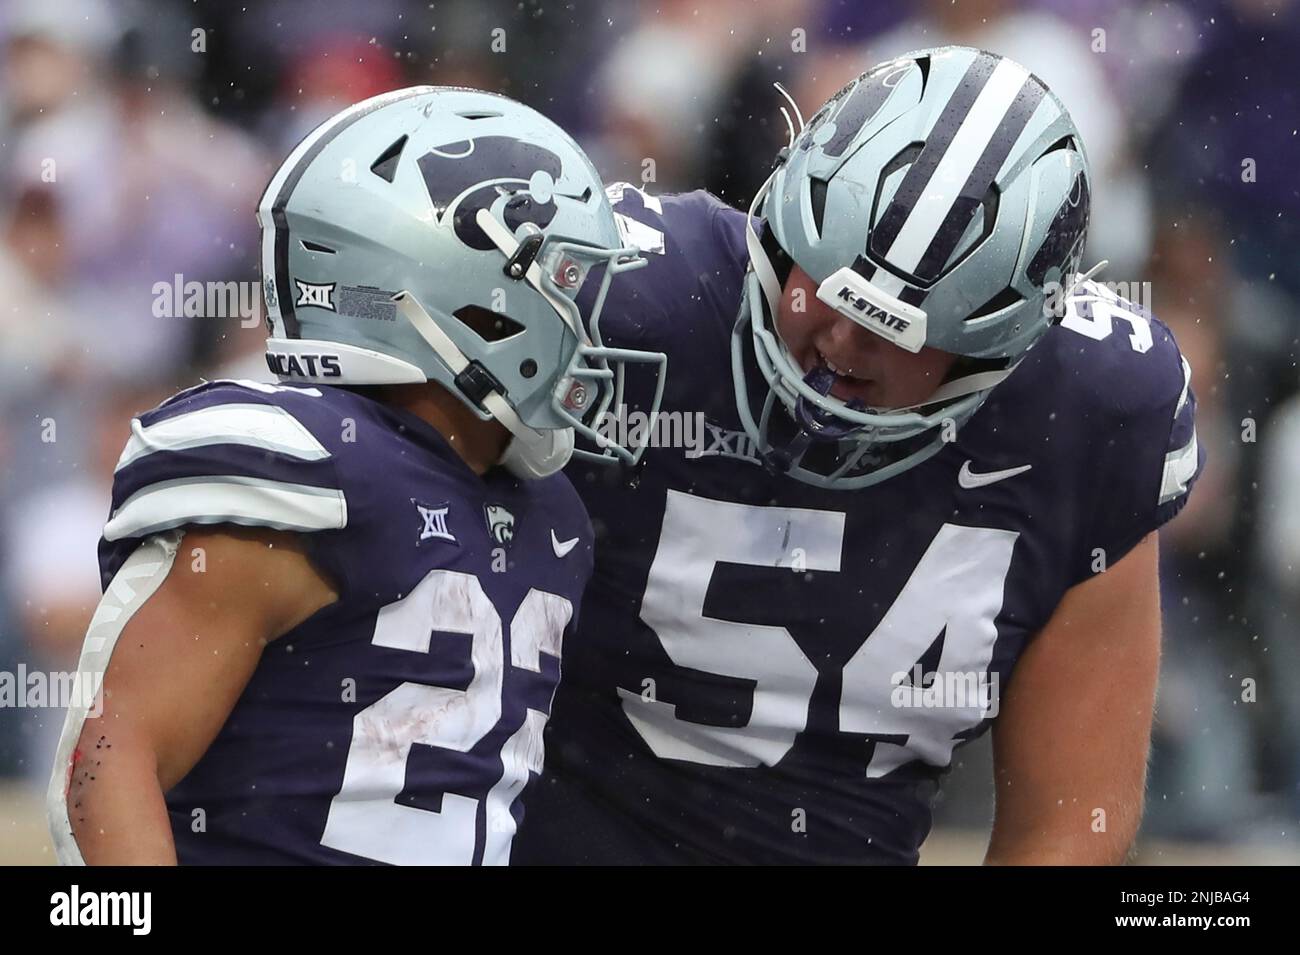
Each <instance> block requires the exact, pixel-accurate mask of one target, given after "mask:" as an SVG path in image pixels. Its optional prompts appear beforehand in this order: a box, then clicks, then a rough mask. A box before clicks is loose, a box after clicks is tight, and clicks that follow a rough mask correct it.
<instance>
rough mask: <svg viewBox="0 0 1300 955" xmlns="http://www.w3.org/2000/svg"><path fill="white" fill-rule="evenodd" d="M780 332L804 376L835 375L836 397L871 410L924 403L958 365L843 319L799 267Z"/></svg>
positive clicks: (939, 353)
mask: <svg viewBox="0 0 1300 955" xmlns="http://www.w3.org/2000/svg"><path fill="white" fill-rule="evenodd" d="M777 331H778V332H779V333H780V335H781V338H782V340H783V341H784V342H785V344H786V347H787V348H789V349H790V354H791V355H792V356H793V358H794V360H795V361H797V362H798V363H799V366H800V367H801V368H802V369H803V370H804V372H805V373H807V372H809V371H812V370H813V368H815V367H817V366H819V365H825V366H827V367H829V368H830V369H831V370H832V371H834V372H835V384H834V385H832V386H831V392H830V393H831V395H833V396H834V397H836V398H839V399H840V400H841V401H851V400H852V399H854V398H856V399H857V400H859V401H861V402H862V403H863V404H865V405H867V406H868V407H872V408H902V407H906V406H907V405H914V404H917V403H919V402H921V401H924V400H925V399H926V398H928V397H929V396H930V395H931V394H932V393H933V392H934V390H935V389H936V388H938V387H939V385H940V384H941V383H942V382H943V378H944V375H946V374H947V373H948V369H950V368H951V367H952V363H953V362H954V361H955V360H956V356H955V355H952V354H950V353H948V352H943V351H939V350H938V349H937V348H928V347H927V348H922V349H921V350H920V351H919V352H916V353H915V354H913V353H912V352H909V351H907V350H905V349H902V348H899V347H898V346H897V345H895V344H893V343H892V342H888V341H886V340H885V339H883V338H881V337H880V336H879V335H877V334H876V333H875V332H873V331H871V330H870V329H867V328H864V327H863V326H861V325H859V324H858V323H857V322H855V321H853V320H852V319H850V318H847V317H846V316H844V315H841V314H840V313H839V312H837V311H835V309H833V308H831V307H830V306H829V305H827V304H826V303H825V302H823V301H821V300H820V299H819V298H817V283H816V282H814V281H813V280H812V279H811V278H810V277H809V276H808V273H807V272H805V271H804V270H803V269H801V268H799V266H797V265H796V266H794V268H793V269H791V271H790V277H789V279H787V280H786V283H785V294H784V295H782V297H781V311H780V315H779V316H778V317H777Z"/></svg>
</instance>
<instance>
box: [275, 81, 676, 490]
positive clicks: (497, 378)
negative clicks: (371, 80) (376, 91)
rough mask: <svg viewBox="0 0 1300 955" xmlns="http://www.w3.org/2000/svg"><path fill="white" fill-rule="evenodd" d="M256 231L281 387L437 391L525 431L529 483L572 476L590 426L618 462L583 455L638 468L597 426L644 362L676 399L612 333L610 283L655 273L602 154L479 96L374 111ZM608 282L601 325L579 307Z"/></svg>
mask: <svg viewBox="0 0 1300 955" xmlns="http://www.w3.org/2000/svg"><path fill="white" fill-rule="evenodd" d="M259 221H260V222H261V224H262V227H263V246H262V264H263V286H264V290H265V292H266V305H267V317H268V324H269V325H270V328H271V337H270V340H269V341H268V343H267V359H268V364H269V365H270V366H271V369H272V370H273V371H274V372H275V373H276V374H277V375H278V376H279V377H280V378H282V379H287V380H297V381H314V382H321V383H324V384H341V385H346V384H387V383H401V382H423V381H433V382H437V383H438V384H440V385H442V386H443V387H444V388H445V389H446V390H448V391H450V392H451V393H452V394H454V395H456V396H457V397H458V398H459V399H460V400H461V401H462V402H464V403H465V404H466V405H467V406H468V407H469V408H470V409H471V410H472V411H473V412H474V413H475V414H476V415H477V416H478V417H480V418H481V419H483V420H489V419H495V420H497V421H499V422H500V423H502V424H503V425H504V426H505V427H507V428H508V429H509V430H510V431H511V432H512V434H513V435H514V440H513V441H512V448H511V449H510V451H508V453H507V456H506V458H505V459H503V463H507V464H509V465H511V466H512V470H516V471H517V472H518V473H520V474H521V475H523V476H527V477H537V476H541V474H543V473H551V472H553V471H554V470H557V469H558V468H559V467H562V466H563V464H564V462H565V461H567V460H568V456H569V453H570V452H572V451H573V446H574V441H573V431H574V430H577V431H579V432H580V433H582V434H584V435H585V436H586V437H588V438H589V439H591V440H592V441H594V442H596V443H597V444H598V446H599V448H600V449H601V450H600V451H599V452H598V453H592V452H576V453H585V454H588V456H594V457H597V458H600V459H602V460H610V461H613V460H621V461H624V462H629V463H631V462H635V461H636V460H637V459H638V458H639V456H640V453H641V452H640V449H632V448H627V447H623V446H620V445H617V444H614V443H612V442H610V441H608V440H605V439H603V438H600V437H599V436H598V435H597V433H596V432H595V430H594V429H593V428H592V423H593V422H594V421H595V420H597V419H598V418H599V415H600V414H602V413H603V412H604V411H605V410H606V409H608V407H609V406H610V405H611V404H613V403H614V402H616V401H617V400H618V399H619V398H621V391H622V382H623V375H624V367H625V365H627V364H630V363H641V364H650V365H652V366H653V367H654V368H655V369H656V373H657V376H658V379H659V382H658V384H659V389H660V393H661V391H662V372H663V367H664V364H665V362H666V359H665V358H664V356H663V355H662V354H661V353H654V352H642V351H635V350H628V349H611V348H607V347H605V345H604V342H603V341H602V339H601V335H600V311H601V308H602V307H603V304H604V300H605V294H606V292H607V291H608V287H609V284H610V283H611V282H612V281H614V280H616V276H617V275H619V274H621V273H622V272H625V271H627V270H628V269H630V268H635V267H638V266H639V265H642V264H644V263H643V262H642V261H641V260H640V258H639V255H638V253H637V252H636V251H635V250H632V249H627V248H623V247H622V243H621V241H620V239H619V235H618V230H617V227H616V226H615V223H614V218H613V212H612V210H611V209H610V207H609V203H608V200H607V199H606V198H605V195H604V190H603V186H602V184H601V181H600V179H599V177H598V176H597V174H596V172H595V170H594V168H593V167H592V166H591V163H590V161H589V160H588V159H587V157H586V155H585V154H584V153H583V152H582V150H581V149H580V148H579V147H578V146H577V144H576V143H574V142H573V140H572V139H570V138H569V137H568V136H567V134H565V133H564V132H563V131H562V130H560V128H559V127H558V126H556V125H555V124H554V123H551V122H550V121H549V120H547V119H546V118H545V117H543V116H541V115H540V114H538V113H536V112H534V111H533V110H531V109H529V108H527V107H525V106H523V105H522V104H519V103H516V102H514V101H512V100H509V99H507V98H505V97H502V96H497V95H494V94H488V93H481V92H478V91H475V90H464V89H453V88H444V87H414V88H411V89H407V90H399V91H396V92H394V93H388V94H384V95H382V96H378V97H374V98H372V99H371V100H367V101H365V102H363V103H359V104H357V105H356V106H353V107H351V108H350V109H348V110H345V111H343V112H342V113H340V114H339V115H337V116H335V117H333V118H332V119H330V120H328V121H327V122H326V123H324V124H322V126H320V127H318V128H317V129H316V130H315V131H313V132H312V133H311V134H310V135H309V136H308V137H307V138H306V139H305V140H304V141H303V143H301V144H300V145H299V146H298V147H297V148H296V149H295V150H294V152H293V153H292V154H291V155H290V156H289V158H288V160H287V161H286V162H285V163H284V165H283V166H281V168H280V170H279V171H278V172H277V173H276V175H275V177H274V178H273V179H272V181H271V183H270V185H269V186H268V187H267V190H266V193H265V195H264V196H263V199H262V202H261V205H260V208H259ZM593 270H595V271H593ZM596 271H599V272H602V273H603V274H600V276H599V280H600V282H601V283H602V285H601V288H600V290H599V293H598V295H597V307H596V308H595V309H594V310H593V312H592V314H591V316H590V317H589V318H588V319H586V320H584V319H583V316H582V315H581V313H580V310H579V309H578V306H577V305H576V301H575V300H576V297H577V294H578V292H579V290H580V289H581V288H582V286H583V285H584V283H586V282H587V281H594V280H596V274H595V273H596ZM657 403H658V395H657V396H656V404H655V409H647V410H650V411H653V410H656V409H657ZM551 432H565V433H562V434H553V433H551ZM530 449H531V450H530ZM521 452H522V457H521ZM516 465H517V467H516Z"/></svg>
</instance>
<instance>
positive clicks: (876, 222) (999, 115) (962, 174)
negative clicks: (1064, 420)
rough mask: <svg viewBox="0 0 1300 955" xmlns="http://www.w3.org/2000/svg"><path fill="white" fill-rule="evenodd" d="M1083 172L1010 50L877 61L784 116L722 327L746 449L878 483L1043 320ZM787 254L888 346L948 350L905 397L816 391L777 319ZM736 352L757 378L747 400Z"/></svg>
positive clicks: (1065, 265)
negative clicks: (948, 359) (735, 299)
mask: <svg viewBox="0 0 1300 955" xmlns="http://www.w3.org/2000/svg"><path fill="white" fill-rule="evenodd" d="M1087 182H1088V178H1087V161H1086V158H1085V156H1084V154H1083V151H1082V147H1081V145H1080V143H1079V137H1078V133H1077V130H1076V129H1075V127H1074V125H1073V123H1072V121H1071V120H1070V118H1069V116H1068V114H1067V113H1066V112H1065V109H1064V107H1063V106H1062V105H1061V104H1060V102H1059V101H1058V100H1057V99H1056V98H1055V96H1053V95H1052V94H1051V93H1050V91H1048V90H1047V89H1046V87H1045V86H1043V84H1042V83H1041V82H1040V81H1038V80H1037V79H1036V78H1035V77H1033V76H1032V75H1030V74H1029V73H1028V72H1027V71H1025V70H1024V69H1023V68H1022V67H1020V66H1019V65H1017V64H1015V63H1013V62H1011V61H1010V60H1006V59H1004V58H1001V57H997V56H994V55H992V54H988V53H983V52H981V51H978V50H971V49H966V48H960V47H947V48H943V49H939V50H927V51H920V52H917V53H912V54H908V55H906V56H904V57H901V58H899V59H897V60H894V61H891V62H889V63H886V64H883V65H881V66H879V67H877V68H875V69H873V70H871V71H869V72H868V73H865V74H863V75H862V76H860V77H859V78H858V79H857V80H855V81H853V82H852V83H850V84H848V85H847V86H846V87H845V88H844V89H843V90H841V91H840V93H838V94H837V95H836V96H835V97H833V98H832V99H831V100H830V102H828V103H827V104H826V105H825V106H824V107H823V108H822V109H821V110H819V111H818V112H817V114H816V115H815V116H814V117H813V119H812V120H811V121H810V122H809V124H808V125H807V126H806V127H804V128H803V129H802V130H801V131H800V132H799V134H798V135H797V136H795V135H794V131H793V129H792V138H791V143H790V146H789V147H788V148H787V149H786V150H783V152H782V155H781V157H780V159H779V160H778V163H777V166H776V168H775V170H774V171H773V173H772V175H771V176H770V177H769V178H768V180H767V182H766V183H764V185H763V186H762V188H761V189H760V190H759V192H758V194H757V195H756V196H755V199H754V202H753V204H752V206H751V209H750V226H749V229H748V233H747V244H748V246H749V252H750V273H749V275H748V276H747V278H746V284H745V292H744V298H743V301H742V305H741V309H740V316H739V318H738V321H737V324H736V328H735V330H734V333H733V340H732V356H733V366H734V376H733V377H734V379H735V382H736V392H737V395H736V397H737V404H738V409H739V413H740V416H741V420H742V423H743V424H744V426H745V429H746V431H747V432H748V433H749V436H750V437H751V438H752V439H753V440H754V441H755V442H756V444H757V446H758V448H759V449H760V452H763V453H764V456H765V457H766V458H768V459H769V460H770V461H771V462H772V463H773V464H774V466H776V467H777V468H778V469H779V470H782V471H785V472H786V473H788V474H790V476H792V477H795V478H797V479H799V480H802V481H805V482H806V483H811V484H815V485H819V486H825V487H838V488H854V487H865V486H870V485H872V484H876V483H879V482H880V481H883V480H886V479H888V478H889V477H892V476H893V475H895V474H898V473H900V472H902V471H904V470H907V469H908V468H911V467H915V466H916V465H917V464H920V463H921V462H922V461H924V460H925V459H926V458H928V457H930V456H931V455H933V454H935V453H936V452H938V451H939V450H940V449H941V448H942V446H943V443H944V442H945V441H947V440H951V439H952V437H953V436H955V434H956V430H957V429H958V428H959V427H960V426H961V425H962V424H964V423H965V421H967V420H968V419H969V418H970V417H971V416H972V415H973V414H974V413H975V412H976V411H977V410H978V408H979V406H980V404H981V403H982V402H983V400H984V399H985V398H986V397H987V395H988V392H989V390H990V389H991V388H992V387H994V386H995V385H996V384H997V383H998V382H1000V381H1002V380H1003V379H1005V378H1006V377H1007V376H1008V375H1009V374H1010V373H1011V372H1012V371H1013V370H1014V367H1015V365H1016V363H1017V362H1018V361H1019V360H1020V358H1021V357H1022V356H1023V355H1024V353H1025V352H1026V351H1027V350H1028V349H1029V348H1030V347H1031V346H1032V345H1033V344H1034V343H1035V342H1036V341H1037V340H1038V339H1039V338H1040V337H1041V336H1042V334H1044V333H1045V332H1046V330H1047V328H1048V327H1049V326H1050V324H1051V316H1050V314H1049V310H1048V309H1047V308H1046V307H1045V305H1046V302H1047V300H1048V295H1049V292H1050V290H1051V289H1052V288H1053V287H1054V285H1055V283H1062V284H1064V283H1068V282H1069V281H1070V279H1071V277H1072V276H1073V275H1074V274H1075V272H1077V266H1078V258H1079V254H1080V252H1081V247H1082V244H1083V238H1084V235H1085V232H1086V225H1087V207H1088V185H1087ZM758 214H761V215H762V218H763V220H764V221H763V226H762V228H763V235H762V237H760V235H759V233H758V232H757V231H756V230H755V228H754V226H753V219H754V217H755V215H758ZM793 264H797V265H798V266H799V267H800V268H801V269H803V271H804V272H806V273H807V274H808V276H809V277H810V278H811V279H812V281H813V282H814V283H816V284H817V286H818V293H817V295H818V298H819V300H820V301H822V302H823V303H825V304H826V305H828V306H830V307H831V308H833V309H835V310H836V311H837V312H839V313H840V314H841V315H842V316H844V317H845V318H846V319H847V320H851V321H854V322H856V323H857V324H860V325H862V326H864V327H865V328H867V329H869V330H871V331H872V332H873V333H875V334H877V335H879V336H881V337H882V338H884V339H885V340H887V341H889V342H891V343H892V344H895V345H897V346H898V347H900V348H902V349H904V350H905V351H910V352H917V351H919V350H920V349H921V348H922V347H926V346H928V347H931V348H936V349H939V350H941V351H945V352H948V353H950V354H953V355H956V356H962V357H963V358H964V359H965V360H964V361H959V362H958V363H957V364H956V365H955V366H954V374H953V375H952V376H950V378H949V380H947V381H945V382H944V383H943V384H941V385H940V386H939V388H938V389H937V390H936V391H935V392H934V394H932V395H931V396H930V397H929V398H927V399H926V400H925V401H924V402H922V403H919V404H916V405H912V406H910V407H906V408H892V409H870V408H866V407H863V406H861V405H860V404H857V403H848V402H845V401H842V400H840V399H838V398H835V397H833V396H832V395H830V394H829V390H830V387H831V384H832V383H833V377H831V376H830V375H829V374H828V373H826V372H825V371H824V370H822V369H813V370H812V371H811V372H805V371H804V370H803V369H802V368H801V367H800V366H799V364H798V362H797V361H795V359H794V358H793V357H792V355H791V354H790V352H789V349H788V348H787V347H786V345H785V343H784V342H783V341H782V339H781V336H780V334H779V333H778V331H777V313H778V309H779V308H780V303H781V297H782V286H783V284H784V282H785V279H786V277H787V276H788V273H789V270H790V268H791V267H792V265H793ZM747 365H752V366H755V367H757V369H758V371H759V372H760V374H761V376H762V379H763V381H764V382H765V384H766V388H767V394H766V395H762V396H756V397H758V398H759V400H758V402H757V403H756V402H754V401H753V400H752V399H751V395H750V390H751V389H750V387H749V384H748V383H747V381H746V375H745V373H744V372H745V367H746V366H747ZM778 406H779V407H778ZM781 409H784V410H783V411H782V410H781ZM774 412H775V417H777V418H779V417H781V416H782V415H784V416H785V417H786V418H788V419H790V420H791V421H792V422H793V425H794V432H795V433H794V437H793V439H792V440H791V441H789V442H788V443H787V446H786V447H783V448H779V447H776V446H775V445H774V434H775V433H776V432H777V431H782V430H789V428H776V429H774V428H773V421H774ZM827 446H833V450H828V447H827ZM814 448H817V449H818V450H817V451H816V452H813V451H812V449H814ZM813 458H817V459H819V462H818V464H817V465H815V466H814V465H813V464H812V459H813Z"/></svg>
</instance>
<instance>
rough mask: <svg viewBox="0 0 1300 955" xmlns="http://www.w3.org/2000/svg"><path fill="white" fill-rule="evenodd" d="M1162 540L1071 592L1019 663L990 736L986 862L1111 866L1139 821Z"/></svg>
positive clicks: (1156, 657)
mask: <svg viewBox="0 0 1300 955" xmlns="http://www.w3.org/2000/svg"><path fill="white" fill-rule="evenodd" d="M1156 557H1157V534H1156V533H1151V534H1149V535H1147V537H1146V538H1145V539H1144V540H1143V541H1142V543H1140V544H1139V545H1138V546H1137V547H1135V548H1134V549H1133V550H1132V551H1130V552H1129V553H1128V554H1127V555H1126V556H1125V557H1124V558H1123V559H1122V560H1120V561H1119V562H1118V563H1116V564H1115V565H1114V566H1113V567H1111V568H1110V569H1109V570H1107V571H1106V572H1105V573H1101V574H1098V575H1097V576H1095V577H1093V578H1092V579H1091V580H1087V581H1084V582H1083V583H1080V584H1077V585H1076V586H1075V587H1073V588H1071V589H1070V591H1069V592H1068V593H1067V594H1066V595H1065V598H1064V599H1063V600H1062V601H1061V604H1060V606H1058V607H1057V610H1056V613H1055V614H1053V616H1052V618H1051V620H1050V621H1049V622H1048V625H1047V626H1046V627H1045V628H1044V629H1043V630H1042V632H1040V633H1039V634H1038V636H1037V637H1035V638H1034V639H1033V640H1032V641H1031V642H1030V644H1029V647H1028V649H1026V650H1025V652H1024V654H1023V655H1022V656H1021V658H1020V662H1019V664H1018V665H1017V666H1016V671H1015V677H1014V679H1013V680H1012V681H1011V684H1010V687H1009V688H1008V690H1007V692H1006V694H1005V695H1004V698H1003V701H1002V707H1001V713H1000V714H999V717H998V719H997V721H996V722H995V723H994V728H993V750H994V763H995V768H994V778H995V781H996V785H997V804H996V805H997V811H996V815H995V818H994V825H993V836H992V841H991V843H990V845H989V849H988V854H987V856H986V858H985V861H986V862H987V863H990V864H1001V865H1042V864H1064V865H1117V864H1119V863H1121V862H1123V861H1124V859H1125V857H1126V856H1127V854H1128V852H1129V849H1130V847H1131V846H1132V844H1133V839H1134V837H1135V836H1136V835H1137V829H1138V824H1139V823H1140V822H1141V821H1142V805H1143V795H1144V788H1145V783H1146V769H1147V753H1148V750H1149V748H1150V745H1151V721H1152V714H1153V711H1154V706H1155V693H1156V678H1157V675H1158V671H1159V662H1160V596H1159V581H1158V579H1157V576H1156V569H1157V561H1156Z"/></svg>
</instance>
